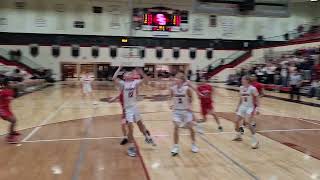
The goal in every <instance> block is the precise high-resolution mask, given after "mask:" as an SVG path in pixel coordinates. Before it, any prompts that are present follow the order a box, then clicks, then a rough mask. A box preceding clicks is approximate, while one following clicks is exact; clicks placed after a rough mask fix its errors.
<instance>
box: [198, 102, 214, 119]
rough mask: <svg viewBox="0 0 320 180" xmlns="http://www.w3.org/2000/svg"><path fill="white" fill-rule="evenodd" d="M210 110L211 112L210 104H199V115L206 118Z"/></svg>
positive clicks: (211, 106)
mask: <svg viewBox="0 0 320 180" xmlns="http://www.w3.org/2000/svg"><path fill="white" fill-rule="evenodd" d="M212 110H213V104H212V103H201V114H202V115H203V116H206V115H207V114H208V113H209V112H210V111H212Z"/></svg>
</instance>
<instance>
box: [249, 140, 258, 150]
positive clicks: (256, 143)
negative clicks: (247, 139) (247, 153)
mask: <svg viewBox="0 0 320 180" xmlns="http://www.w3.org/2000/svg"><path fill="white" fill-rule="evenodd" d="M251 148H252V149H258V148H259V141H258V140H257V139H256V138H252V143H251Z"/></svg>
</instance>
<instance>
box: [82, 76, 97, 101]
mask: <svg viewBox="0 0 320 180" xmlns="http://www.w3.org/2000/svg"><path fill="white" fill-rule="evenodd" d="M93 80H94V77H93V76H92V75H91V74H90V73H89V72H85V73H84V74H83V75H81V78H80V81H81V84H82V85H81V86H82V96H83V97H87V96H89V98H90V99H91V100H93V99H94V97H93V93H92V82H93ZM93 104H94V105H96V104H97V102H95V101H94V102H93Z"/></svg>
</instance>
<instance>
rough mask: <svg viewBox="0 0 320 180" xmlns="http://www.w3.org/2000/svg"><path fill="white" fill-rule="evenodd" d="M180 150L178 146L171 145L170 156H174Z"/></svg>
mask: <svg viewBox="0 0 320 180" xmlns="http://www.w3.org/2000/svg"><path fill="white" fill-rule="evenodd" d="M179 151H180V148H179V145H178V144H175V145H173V147H172V149H171V155H172V156H176V155H178V154H179Z"/></svg>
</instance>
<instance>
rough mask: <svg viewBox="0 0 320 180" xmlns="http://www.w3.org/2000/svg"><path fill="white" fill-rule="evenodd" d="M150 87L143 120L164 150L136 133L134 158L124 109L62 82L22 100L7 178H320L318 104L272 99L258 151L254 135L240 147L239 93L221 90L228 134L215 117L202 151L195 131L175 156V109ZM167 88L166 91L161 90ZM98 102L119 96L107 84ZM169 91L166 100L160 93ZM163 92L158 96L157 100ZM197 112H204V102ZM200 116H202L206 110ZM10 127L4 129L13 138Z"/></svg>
mask: <svg viewBox="0 0 320 180" xmlns="http://www.w3.org/2000/svg"><path fill="white" fill-rule="evenodd" d="M153 84H154V85H153V86H144V87H143V88H141V89H140V92H139V93H140V94H141V95H144V96H145V97H144V99H143V100H142V101H140V102H139V108H140V110H141V112H142V117H143V119H144V122H145V124H146V126H147V127H148V129H149V130H150V131H151V132H152V134H153V135H154V136H155V140H156V142H157V144H158V146H157V147H151V146H149V145H147V144H145V143H144V138H143V137H142V136H141V134H140V132H138V130H137V128H136V131H135V135H136V143H137V145H138V147H139V150H140V156H138V157H136V158H130V157H128V156H127V155H126V147H125V146H120V145H119V142H120V140H121V136H122V134H121V130H120V125H119V119H120V114H121V110H120V105H119V104H118V103H112V104H108V103H106V102H99V104H98V105H92V100H89V99H84V100H83V99H82V98H81V96H80V90H79V87H78V86H76V85H59V84H58V85H55V86H53V87H49V88H46V89H44V90H42V91H38V92H35V93H32V94H28V95H26V96H23V97H20V98H18V99H16V100H15V101H14V103H13V109H14V112H15V114H16V115H17V117H18V119H19V126H18V127H19V129H20V130H21V132H22V134H23V135H22V138H21V139H22V140H23V142H22V143H21V144H18V145H8V144H6V143H4V135H3V136H1V138H0V146H1V148H0V179H1V180H2V179H4V180H7V179H24V180H40V179H41V180H44V179H45V180H47V179H48V180H65V179H66V180H89V179H90V180H104V179H117V180H126V179H130V180H131V179H132V180H148V179H153V180H164V179H165V180H180V179H181V180H188V179H190V180H195V179H197V180H207V179H208V180H225V179H226V180H229V179H230V180H234V179H240V180H242V179H243V180H246V179H261V180H264V179H266V180H283V179H285V180H286V179H297V180H304V179H320V161H319V158H320V139H319V137H320V122H319V119H320V110H319V108H316V107H310V106H304V105H301V104H296V103H290V102H284V101H280V100H275V99H269V98H264V99H263V102H262V108H261V113H262V115H260V116H259V117H257V127H258V131H259V134H258V138H259V140H260V142H261V148H260V149H257V150H252V149H250V136H249V133H248V130H246V134H245V136H244V141H243V142H232V141H231V139H232V137H233V135H234V134H233V122H232V121H233V120H234V118H235V115H234V110H235V106H236V104H237V102H238V97H237V93H236V92H233V91H228V90H225V89H217V92H216V97H215V104H216V110H217V112H219V116H220V117H221V119H222V124H223V126H224V132H223V133H219V132H218V130H217V127H216V124H215V123H214V122H213V121H212V118H210V119H209V121H208V122H207V123H205V124H203V126H204V131H205V132H204V134H197V144H198V146H199V147H200V152H199V153H197V154H193V153H192V152H191V151H190V140H189V136H188V132H187V131H185V130H181V132H180V134H181V135H180V141H181V142H180V144H181V154H180V155H179V156H177V157H171V156H170V148H171V146H172V136H171V135H172V124H171V112H170V110H169V108H168V102H167V99H166V96H165V95H166V94H167V92H166V90H164V89H165V88H164V87H163V86H159V84H157V83H153ZM159 89H161V90H159ZM94 93H95V99H96V100H99V99H102V98H107V97H112V96H114V95H116V94H117V91H116V89H115V88H114V87H113V86H112V85H110V86H99V87H98V88H96V90H95V91H94ZM159 94H161V95H162V96H159ZM156 95H157V96H156ZM194 99H195V103H194V110H195V111H196V112H199V107H198V100H197V99H196V98H194ZM196 116H197V117H198V118H200V115H199V113H196ZM6 129H7V124H6V123H5V122H3V123H1V124H0V133H1V134H5V132H6Z"/></svg>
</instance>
